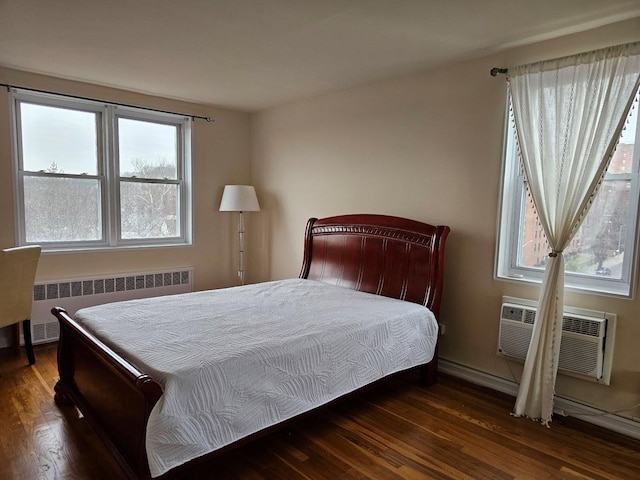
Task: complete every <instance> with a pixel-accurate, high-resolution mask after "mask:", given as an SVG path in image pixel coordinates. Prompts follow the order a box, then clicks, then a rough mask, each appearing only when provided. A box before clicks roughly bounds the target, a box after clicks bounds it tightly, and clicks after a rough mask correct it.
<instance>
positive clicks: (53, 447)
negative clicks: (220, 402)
mask: <svg viewBox="0 0 640 480" xmlns="http://www.w3.org/2000/svg"><path fill="white" fill-rule="evenodd" d="M55 357H56V351H55V345H48V346H41V347H36V358H37V363H36V365H34V366H31V367H30V366H28V365H27V359H26V356H25V354H24V353H21V354H20V356H16V355H15V353H14V352H13V350H11V349H2V350H0V374H1V375H2V376H1V377H0V399H2V401H1V402H0V479H7V480H9V479H12V480H13V479H16V480H17V479H19V480H23V479H27V480H30V479H90V480H102V479H104V480H107V479H108V480H114V479H115V480H117V479H120V478H122V473H121V472H120V470H119V468H118V466H117V464H116V463H115V461H114V460H113V459H112V458H111V456H110V455H109V453H108V452H107V451H106V449H105V448H104V447H103V446H102V444H101V443H100V441H99V440H98V439H97V438H96V436H95V435H94V434H93V433H92V431H91V430H90V429H89V428H88V426H87V425H86V423H85V422H84V420H83V419H82V418H81V417H80V416H79V414H78V412H77V411H76V410H75V409H74V408H68V407H65V408H60V407H58V406H57V405H56V404H55V403H54V401H53V386H54V384H55V381H56V379H57V368H56V360H55ZM512 405H513V398H511V397H509V396H506V395H503V394H499V393H496V392H493V391H490V390H487V389H483V388H479V387H476V386H473V385H471V384H468V383H465V382H463V381H460V380H457V379H454V378H451V377H448V376H444V375H441V376H440V379H439V382H438V384H437V385H435V386H433V387H431V388H423V387H420V386H418V385H417V381H416V377H415V376H414V375H413V374H411V375H408V374H406V375H404V374H403V375H401V376H399V377H397V378H395V379H394V380H393V381H391V382H388V383H386V384H384V385H381V386H379V387H376V388H374V389H372V390H370V391H368V392H366V393H364V394H361V395H358V396H356V397H353V398H351V399H349V400H347V401H345V402H342V403H340V404H338V405H337V406H335V407H332V408H330V409H327V410H325V411H323V412H321V413H318V414H316V415H312V416H311V417H308V418H306V419H304V420H302V421H299V422H296V423H295V424H294V425H293V427H292V428H290V429H287V430H283V431H279V432H276V433H274V434H271V435H269V436H266V437H264V438H262V439H260V440H258V441H256V442H254V443H251V444H249V445H247V446H245V447H242V448H240V449H237V450H235V451H233V452H231V453H229V454H227V455H224V456H222V457H220V458H219V459H218V461H216V463H215V464H214V465H213V466H212V467H207V468H202V471H201V472H198V473H197V474H196V477H189V478H202V479H298V478H301V479H327V480H338V479H375V480H382V479H438V480H441V479H456V480H457V479H512V478H517V479H536V480H538V479H574V480H575V479H583V480H584V479H598V480H611V479H625V480H627V479H638V478H640V442H638V441H635V440H632V439H629V438H626V437H623V436H620V435H617V434H614V433H611V432H608V431H606V430H603V429H600V428H597V427H594V426H591V425H589V424H585V423H582V422H580V421H578V420H574V419H570V418H568V419H566V418H562V417H555V418H554V421H553V423H552V427H551V428H550V429H548V428H545V427H543V426H541V425H540V424H537V423H534V422H532V421H530V420H527V419H516V418H513V417H511V416H510V415H509V412H510V411H511V408H512Z"/></svg>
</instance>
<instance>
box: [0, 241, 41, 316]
mask: <svg viewBox="0 0 640 480" xmlns="http://www.w3.org/2000/svg"><path fill="white" fill-rule="evenodd" d="M39 259H40V247H39V246H29V247H16V248H8V249H5V250H2V251H0V305H2V311H0V327H6V326H7V325H12V324H14V323H18V322H21V321H22V320H26V319H31V305H32V303H33V284H34V282H35V278H36V269H37V268H38V260H39Z"/></svg>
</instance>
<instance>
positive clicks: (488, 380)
mask: <svg viewBox="0 0 640 480" xmlns="http://www.w3.org/2000/svg"><path fill="white" fill-rule="evenodd" d="M438 370H440V371H441V372H442V373H446V374H448V375H451V376H452V377H456V378H460V379H462V380H466V381H468V382H471V383H474V384H476V385H480V386H482V387H487V388H490V389H492V390H496V391H498V392H502V393H506V394H508V395H511V396H513V397H515V396H516V395H517V394H518V384H516V383H515V382H512V381H510V380H505V379H504V378H500V377H496V376H494V375H489V374H487V373H484V372H481V371H479V370H474V369H472V368H469V367H466V366H464V365H460V364H458V363H455V362H451V361H449V360H446V359H443V358H440V359H438ZM553 410H554V413H555V414H556V415H564V416H570V417H575V418H579V419H580V420H583V421H585V422H588V423H591V424H594V425H598V426H599V427H603V428H606V429H608V430H611V431H614V432H616V433H620V434H622V435H626V436H628V437H632V438H635V439H637V440H640V422H636V421H634V420H630V419H628V418H625V417H621V416H620V415H616V414H614V413H609V412H606V411H604V410H598V409H597V408H593V407H589V406H587V405H583V404H581V403H578V402H575V401H573V400H569V399H566V398H562V397H559V396H556V397H555V399H554V408H553Z"/></svg>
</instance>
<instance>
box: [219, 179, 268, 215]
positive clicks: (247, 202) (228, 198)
mask: <svg viewBox="0 0 640 480" xmlns="http://www.w3.org/2000/svg"><path fill="white" fill-rule="evenodd" d="M220 211H221V212H258V211H260V204H258V197H256V190H255V188H253V187H252V186H251V185H225V186H224V192H223V193H222V201H220Z"/></svg>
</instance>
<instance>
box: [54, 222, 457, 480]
mask: <svg viewBox="0 0 640 480" xmlns="http://www.w3.org/2000/svg"><path fill="white" fill-rule="evenodd" d="M448 233H449V227H446V226H432V225H428V224H425V223H421V222H417V221H414V220H408V219H403V218H399V217H391V216H384V215H345V216H337V217H329V218H324V219H320V220H318V219H316V218H312V219H310V220H309V222H308V224H307V228H306V232H305V243H304V260H303V265H302V270H301V272H300V278H303V279H311V280H317V281H321V282H325V283H329V284H334V285H339V286H343V287H347V288H351V289H354V290H359V291H363V292H368V293H374V294H377V295H382V296H386V297H391V298H396V299H401V300H405V301H408V302H414V303H418V304H422V305H425V306H426V307H428V308H429V309H430V310H431V311H432V312H433V313H434V315H435V316H436V318H438V316H439V310H440V299H441V295H442V283H443V264H444V249H445V242H446V239H447V235H448ZM52 313H53V314H54V315H55V316H56V317H57V318H58V320H59V322H60V341H59V345H58V369H59V375H60V379H59V381H58V382H57V384H56V386H55V392H56V393H55V400H56V402H57V403H59V404H61V405H75V406H76V407H77V408H78V409H79V410H80V411H81V412H82V413H83V415H84V417H85V418H86V420H87V421H88V422H89V424H90V425H91V427H92V428H93V429H94V430H95V432H96V434H97V435H98V436H99V437H100V438H101V439H102V441H103V442H104V443H105V445H106V446H107V448H108V449H109V451H110V452H111V453H112V454H113V456H114V457H115V459H116V460H117V462H118V463H119V464H120V466H121V467H122V469H123V471H124V473H125V475H126V476H127V478H131V479H148V478H150V473H149V465H148V462H147V456H146V449H145V432H146V426H147V421H148V418H149V415H150V412H151V410H152V408H153V407H154V405H155V404H156V402H157V401H158V400H159V398H160V396H161V395H162V393H163V391H162V386H161V385H160V384H159V383H158V382H157V381H156V380H154V379H153V378H152V377H151V376H150V375H148V374H146V373H145V372H141V371H139V370H138V369H137V368H136V367H134V366H133V365H131V364H130V363H129V362H127V360H126V359H124V358H122V357H121V356H120V355H118V354H116V353H115V352H114V351H113V350H112V349H110V348H109V347H107V346H106V345H105V344H104V343H103V342H101V341H100V340H98V339H97V338H96V337H95V336H93V335H92V334H91V333H90V332H88V331H87V330H86V329H85V328H83V327H82V326H81V325H80V324H78V323H77V322H75V321H74V320H73V319H72V318H71V317H70V316H69V315H68V314H67V312H66V311H65V310H64V309H62V308H54V309H53V310H52ZM437 361H438V359H437V347H436V354H435V355H434V358H433V360H432V361H431V362H430V363H428V364H426V365H423V366H421V367H420V378H421V382H422V383H424V384H426V385H430V384H432V383H434V382H435V381H436V375H437ZM296 418H297V417H294V419H292V420H295V419H296ZM285 423H286V422H285ZM271 430H273V427H271V428H269V429H267V430H266V431H262V432H258V433H257V434H255V435H252V436H251V437H248V438H244V439H242V440H239V441H237V442H235V443H233V444H231V445H229V446H227V447H224V448H222V449H220V450H216V451H214V452H212V453H210V454H207V455H205V456H204V457H200V458H198V459H196V460H192V461H190V462H187V463H186V464H185V465H182V466H180V467H177V468H175V469H173V470H171V471H170V472H168V473H166V474H165V475H162V476H161V477H159V478H163V479H167V478H182V476H183V475H185V474H186V472H188V471H189V468H190V466H191V467H192V466H193V465H195V464H198V465H199V464H201V463H202V461H207V460H210V459H212V458H214V457H216V456H218V455H219V454H221V453H223V452H226V451H228V450H229V449H230V448H234V447H237V446H240V445H242V444H245V443H247V441H250V440H251V439H254V438H255V437H257V436H261V435H264V434H265V433H268V432H270V431H271Z"/></svg>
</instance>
